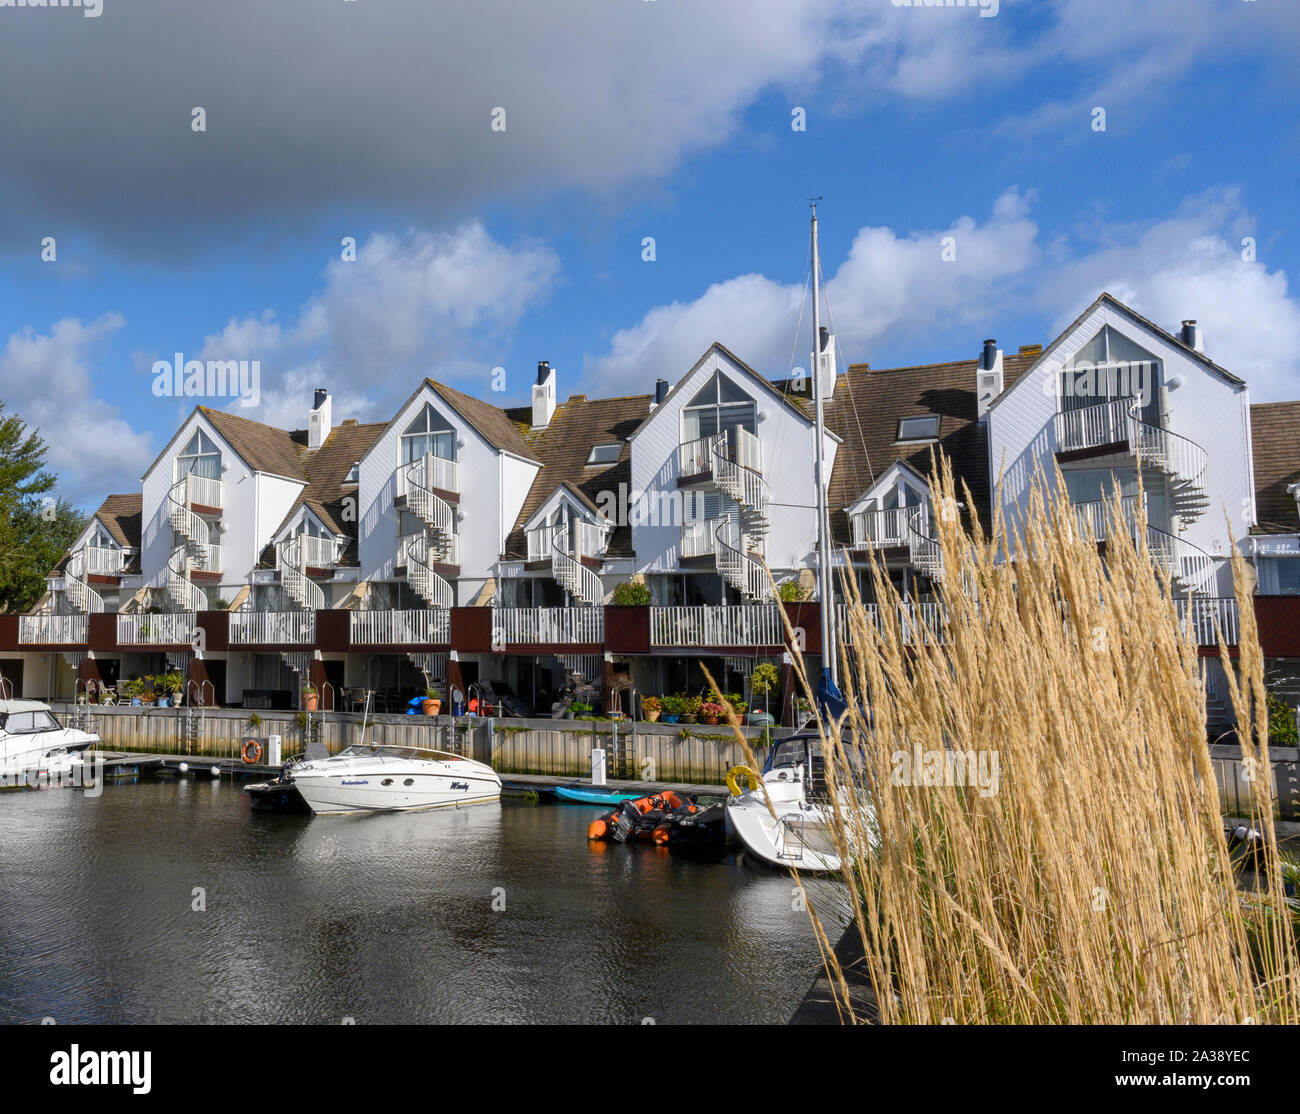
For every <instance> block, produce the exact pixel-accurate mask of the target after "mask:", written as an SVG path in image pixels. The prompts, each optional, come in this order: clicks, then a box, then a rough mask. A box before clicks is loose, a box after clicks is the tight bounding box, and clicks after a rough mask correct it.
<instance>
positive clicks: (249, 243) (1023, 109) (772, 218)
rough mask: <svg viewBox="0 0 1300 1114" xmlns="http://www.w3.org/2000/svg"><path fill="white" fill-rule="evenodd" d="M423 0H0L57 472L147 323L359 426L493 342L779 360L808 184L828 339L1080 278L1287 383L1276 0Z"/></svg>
mask: <svg viewBox="0 0 1300 1114" xmlns="http://www.w3.org/2000/svg"><path fill="white" fill-rule="evenodd" d="M440 7H442V6H440V5H428V4H424V3H416V2H414V0H409V2H408V0H388V2H384V0H361V2H359V3H356V4H351V3H348V4H345V3H342V2H341V0H340V3H339V4H338V5H333V4H321V3H318V2H317V3H311V2H309V0H285V2H284V3H283V4H279V5H273V6H270V8H269V10H267V6H266V5H262V4H257V3H254V2H252V0H230V2H229V3H227V4H223V5H220V6H203V7H201V8H200V7H199V6H197V5H187V4H172V5H162V4H159V3H154V2H150V0H104V8H103V14H102V15H101V16H100V17H99V18H96V19H86V18H84V17H83V16H82V15H81V13H80V12H78V11H76V10H68V9H65V10H44V9H36V10H16V9H6V8H0V143H3V148H2V149H3V150H5V151H6V152H7V153H8V157H6V158H5V159H4V160H3V162H0V202H3V204H0V401H4V402H5V403H6V405H7V406H8V407H10V408H12V409H14V410H16V411H17V412H18V413H20V414H21V415H23V416H24V417H25V418H27V419H28V420H29V421H31V422H32V423H33V424H37V425H39V426H40V428H41V429H42V432H43V433H44V435H45V436H46V437H47V439H48V440H49V441H50V442H51V461H52V463H53V465H54V466H55V467H56V469H57V470H58V472H59V474H60V479H61V491H62V492H63V493H64V494H66V495H67V496H68V497H70V498H72V499H73V500H74V501H75V502H77V503H78V504H80V505H83V506H87V507H91V506H94V505H97V503H98V502H99V500H100V498H102V496H103V495H104V494H106V493H107V492H109V491H125V490H132V489H133V488H135V487H137V486H138V480H139V476H140V474H141V472H142V470H143V469H144V467H145V466H147V464H148V462H149V461H150V460H151V459H152V457H153V455H154V454H155V453H156V452H157V451H159V449H161V447H162V445H163V444H164V443H165V441H166V439H167V437H168V436H169V435H170V433H171V432H172V431H173V430H174V428H175V425H176V423H177V421H178V419H179V418H180V417H181V415H182V414H183V413H185V412H188V410H189V408H190V406H191V405H192V404H193V402H192V400H190V401H188V402H181V401H177V400H168V399H159V398H155V397H154V396H153V394H152V393H151V391H150V384H151V377H150V375H149V370H150V367H151V365H152V363H153V361H154V360H155V359H158V358H170V357H171V356H172V354H173V353H175V352H183V353H184V354H185V356H186V357H187V358H209V357H212V358H226V357H229V358H244V359H257V360H259V361H260V362H261V367H262V392H261V398H260V400H259V404H258V405H257V406H256V407H251V408H250V407H241V406H238V405H237V404H236V405H234V406H233V408H234V409H236V410H237V411H238V412H240V413H243V414H245V415H246V416H249V417H255V418H259V419H261V420H265V421H270V422H274V423H276V424H284V425H288V426H292V427H301V426H302V425H303V424H304V423H305V416H306V411H307V408H308V405H309V403H310V398H311V390H312V388H313V387H315V386H327V387H329V388H330V389H331V390H332V391H334V393H335V396H336V404H335V406H336V409H335V413H336V416H339V417H342V416H357V417H360V418H362V419H372V420H373V419H385V418H387V417H390V416H391V413H392V410H393V408H394V406H395V405H396V404H397V403H398V402H399V401H401V400H402V399H404V398H405V397H406V396H407V395H408V394H409V393H410V392H411V390H412V389H413V388H414V386H415V383H416V382H417V381H418V377H419V376H420V375H423V374H429V375H433V376H435V377H440V378H445V379H447V380H448V381H450V382H453V383H454V384H456V385H457V386H460V387H461V388H462V389H465V390H469V391H471V392H474V393H482V394H484V395H487V394H489V392H488V377H489V374H490V371H491V369H492V368H493V367H494V366H502V367H504V368H506V370H507V380H506V383H507V388H508V390H507V392H506V393H505V394H503V395H498V396H493V397H494V398H496V400H497V401H500V402H502V403H509V402H518V401H522V400H525V399H526V398H527V388H528V385H529V383H530V382H531V380H532V374H533V369H534V368H535V365H536V361H537V360H538V359H543V358H545V359H549V360H550V361H551V362H552V364H554V365H556V366H558V368H559V374H560V394H561V396H565V395H567V394H569V393H573V392H577V391H586V392H588V393H592V394H626V393H634V392H640V391H644V390H647V389H649V384H651V383H652V382H653V380H654V378H655V377H657V376H660V375H662V376H664V377H666V378H669V379H675V378H676V377H677V376H678V375H680V374H681V373H682V372H683V371H684V370H686V368H687V367H688V366H689V365H690V363H691V362H692V361H693V359H694V358H695V357H696V356H698V355H699V353H700V352H701V351H702V350H703V349H704V347H705V346H706V345H707V344H708V343H709V342H711V341H712V340H715V339H716V340H720V341H722V342H723V343H724V344H726V345H727V346H728V347H730V348H731V349H733V350H734V351H735V352H737V353H738V354H739V355H741V356H742V357H743V358H745V359H747V360H749V361H750V362H751V363H753V364H754V365H755V366H757V367H758V368H759V369H760V370H762V371H765V372H768V373H771V374H773V375H783V374H785V373H786V372H787V371H788V370H789V368H790V365H791V356H790V353H791V349H792V347H794V348H795V358H794V361H793V363H794V365H795V366H802V365H803V364H805V363H806V359H807V357H806V352H807V349H808V346H809V341H808V338H807V336H806V335H805V336H803V337H800V338H799V340H798V342H797V345H796V343H795V335H794V331H795V323H796V320H797V319H798V314H799V307H800V300H801V294H802V289H803V283H804V279H805V275H806V263H807V258H806V257H807V216H808V209H807V202H806V199H807V197H808V196H809V195H810V194H812V193H817V194H821V195H822V197H823V201H822V202H821V206H820V213H821V218H822V221H821V229H822V255H823V269H824V271H825V273H826V276H827V279H828V299H829V301H830V306H831V310H832V312H833V313H834V315H835V322H836V326H837V330H838V334H839V338H840V342H841V346H842V351H843V354H844V356H845V357H846V358H847V359H849V360H851V361H854V362H860V361H867V362H870V363H871V364H873V365H875V366H877V367H886V366H893V365H898V364H906V363H927V362H934V361H939V360H946V359H956V358H969V357H973V356H974V355H975V354H976V353H977V351H978V348H979V345H980V343H981V341H982V340H983V339H984V338H985V337H996V338H997V339H998V340H999V343H1000V344H1001V345H1002V346H1003V347H1006V348H1014V347H1015V346H1018V345H1020V344H1026V343H1035V342H1046V341H1049V340H1050V339H1051V338H1052V337H1053V336H1054V335H1055V332H1056V331H1057V330H1059V329H1060V328H1061V327H1063V326H1064V325H1065V324H1066V323H1068V322H1069V321H1070V320H1072V319H1073V318H1074V317H1075V316H1076V315H1077V314H1078V313H1079V312H1080V311H1081V310H1082V309H1083V308H1085V306H1086V305H1087V304H1088V303H1089V302H1090V301H1091V300H1092V299H1093V298H1094V297H1095V296H1096V295H1097V294H1098V293H1100V291H1101V290H1102V289H1109V290H1110V291H1111V292H1112V293H1114V294H1115V295H1116V296H1118V297H1120V298H1122V299H1123V300H1125V301H1128V302H1130V304H1133V305H1134V306H1135V308H1137V309H1139V310H1140V311H1142V312H1144V313H1146V314H1147V315H1148V316H1150V317H1152V318H1153V319H1155V320H1156V321H1157V322H1159V323H1160V324H1162V325H1165V326H1166V327H1170V328H1176V326H1177V325H1178V322H1179V321H1180V320H1181V319H1183V318H1185V317H1194V318H1197V319H1198V320H1199V321H1200V322H1201V324H1202V327H1203V329H1204V333H1205V338H1206V347H1207V351H1208V352H1209V354H1210V355H1212V356H1213V357H1214V358H1216V359H1217V360H1219V361H1220V362H1221V363H1223V364H1224V365H1225V366H1227V367H1228V368H1230V369H1231V370H1233V371H1236V372H1238V373H1239V374H1242V375H1244V376H1246V377H1247V378H1248V379H1249V380H1250V382H1251V384H1252V396H1253V398H1254V399H1255V400H1256V401H1264V400H1270V399H1280V398H1293V397H1300V383H1297V375H1298V374H1300V303H1298V302H1297V299H1296V297H1295V292H1294V287H1295V281H1296V271H1297V266H1298V265H1300V229H1297V227H1296V220H1297V217H1296V209H1297V207H1296V198H1297V184H1298V182H1300V159H1298V158H1297V156H1298V155H1300V121H1298V120H1297V114H1296V111H1295V107H1294V106H1295V105H1296V104H1297V103H1300V100H1298V98H1297V95H1296V94H1297V88H1296V86H1297V77H1296V74H1297V72H1300V71H1298V70H1297V67H1296V65H1295V63H1296V61H1297V56H1298V55H1300V5H1296V4H1295V3H1292V2H1289V0H1148V2H1146V3H1143V4H1135V3H1130V2H1118V0H1116V2H1111V0H1001V3H1000V4H999V5H997V7H998V11H997V15H996V16H992V17H985V16H981V14H980V11H979V10H978V8H947V9H940V10H929V9H913V8H901V7H895V6H894V4H893V3H891V2H890V0H854V2H848V0H820V2H818V3H813V2H812V0H806V2H805V0H750V2H748V3H744V4H741V3H732V2H722V0H718V2H713V0H692V2H691V3H689V4H688V3H686V2H685V0H603V2H601V3H596V2H595V0H590V2H588V0H555V2H553V3H550V4H547V5H523V4H520V3H518V2H514V3H510V2H508V0H484V2H483V3H481V4H477V5H474V6H471V7H469V8H466V9H464V10H459V9H458V10H457V11H456V12H455V14H454V15H448V14H447V13H446V12H441V13H440V12H439V11H438V10H436V9H438V8H440ZM199 18H201V19H202V21H203V22H202V26H201V27H200V26H198V25H197V24H196V22H195V21H196V19H199ZM199 44H202V49H199ZM194 106H202V107H204V108H205V111H206V113H207V117H208V119H207V130H206V131H203V132H196V131H195V130H194V129H193V127H192V123H191V122H192V115H191V112H192V108H193V107H194ZM498 106H500V107H504V108H505V109H506V127H505V130H504V132H494V131H493V130H492V129H491V127H490V117H491V113H492V110H493V109H494V108H496V107H498ZM796 107H801V108H803V109H804V110H805V112H806V117H807V127H806V130H804V131H796V130H793V129H792V127H791V120H792V116H791V113H792V110H793V109H794V108H796ZM1097 108H1103V109H1104V110H1105V113H1106V119H1105V130H1104V131H1098V130H1095V128H1094V119H1095V116H1094V110H1095V109H1097ZM345 236H351V237H355V239H356V240H357V242H358V244H359V258H358V260H357V261H356V262H343V261H342V260H341V259H340V251H341V248H340V241H341V240H342V238H343V237H345ZM945 236H951V237H952V238H953V240H954V242H955V245H956V254H957V258H956V260H955V261H951V262H945V261H944V260H943V259H941V242H942V240H943V238H944V237H945ZM46 237H54V239H55V241H56V244H57V259H56V261H54V262H44V261H42V259H41V249H42V241H43V240H44V238H46ZM644 237H653V238H654V240H655V246H656V259H655V261H654V262H652V263H647V262H644V261H643V260H642V241H643V238H644ZM1247 238H1251V239H1253V242H1254V258H1253V259H1252V258H1250V252H1249V251H1247V250H1246V249H1245V248H1244V247H1243V241H1244V240H1246V239H1247ZM1243 253H1244V255H1245V257H1243ZM804 330H805V334H806V330H807V319H806V315H805V321H804ZM209 401H213V402H214V404H216V405H231V403H229V401H223V400H209Z"/></svg>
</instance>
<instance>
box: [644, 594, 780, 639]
mask: <svg viewBox="0 0 1300 1114" xmlns="http://www.w3.org/2000/svg"><path fill="white" fill-rule="evenodd" d="M784 639H785V625H784V623H783V622H782V620H781V608H780V605H779V604H775V603H749V604H739V605H736V606H724V607H652V608H651V609H650V642H651V644H652V645H654V646H779V645H781V643H782V642H783V641H784Z"/></svg>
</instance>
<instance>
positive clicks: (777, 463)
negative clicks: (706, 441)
mask: <svg viewBox="0 0 1300 1114" xmlns="http://www.w3.org/2000/svg"><path fill="white" fill-rule="evenodd" d="M715 371H717V372H721V373H722V374H723V375H724V376H726V377H727V378H728V379H729V380H731V381H732V382H733V383H734V384H735V385H736V386H737V387H739V388H740V389H741V390H742V391H744V392H745V393H746V394H748V395H749V396H750V397H751V398H753V399H754V400H755V402H756V403H757V404H758V407H757V408H758V412H759V414H760V415H761V414H766V415H767V418H766V420H761V419H760V421H759V423H758V436H759V439H760V440H761V442H762V452H763V478H764V479H765V480H766V481H767V484H768V492H769V500H770V507H769V516H770V519H771V528H770V529H769V531H768V534H767V539H766V545H765V548H766V556H767V563H768V565H769V567H771V568H772V569H789V568H795V567H801V566H805V565H808V564H810V563H811V561H812V559H813V552H814V550H815V548H816V544H817V541H816V539H817V510H816V504H817V498H816V484H815V481H814V479H813V473H814V470H815V465H814V460H815V451H814V445H815V431H814V427H813V424H812V422H811V421H810V420H808V419H806V418H804V417H803V416H802V415H800V414H797V413H795V412H794V411H792V410H791V409H790V408H789V407H788V406H787V405H786V404H785V403H784V402H783V401H782V400H781V398H780V397H779V396H778V395H776V394H775V393H773V392H772V391H770V390H768V389H767V388H765V387H763V386H762V385H761V384H760V383H759V382H757V381H756V380H755V379H754V378H753V377H752V376H750V375H749V374H747V373H746V372H745V370H744V369H743V368H741V367H739V366H738V365H737V364H736V363H735V362H734V361H732V360H731V359H729V358H728V357H727V356H726V355H725V354H724V353H723V352H721V351H719V350H717V349H714V350H713V351H712V352H710V353H709V355H708V356H707V357H706V358H705V359H704V360H703V361H702V362H701V363H700V365H699V367H697V368H696V369H695V370H694V371H693V372H691V373H690V374H689V375H688V376H687V377H686V378H685V379H683V380H682V382H681V383H679V384H678V386H677V387H676V388H674V390H673V392H672V394H671V397H669V398H668V399H667V400H665V401H664V402H663V403H661V404H660V405H659V406H658V407H657V408H656V409H655V411H654V413H653V414H652V416H651V418H650V420H649V421H648V422H647V423H646V424H645V425H644V426H642V428H641V429H640V430H638V432H637V434H636V437H635V438H634V440H633V441H632V492H631V495H632V509H631V511H630V514H631V515H632V544H633V546H634V547H635V551H636V555H637V571H638V572H641V573H647V572H649V573H657V572H672V571H675V570H677V569H678V568H679V565H678V560H679V555H680V551H681V541H682V529H681V519H680V516H679V515H677V514H674V513H671V512H672V511H674V510H679V509H680V507H681V504H680V502H679V501H678V496H677V491H678V488H677V477H678V452H677V450H678V447H679V446H680V445H681V443H682V410H683V409H684V408H685V406H686V405H687V403H688V402H689V401H690V400H691V399H692V398H693V397H694V396H695V394H696V393H697V392H698V391H699V390H701V389H702V388H703V387H704V385H705V383H706V382H707V381H708V380H709V378H710V377H711V376H712V375H713V373H714V372H715ZM836 446H837V442H836V440H835V438H834V437H832V436H830V435H829V434H828V435H827V436H826V450H825V451H826V470H827V474H828V475H829V474H830V470H831V467H832V466H833V464H834V459H835V449H836Z"/></svg>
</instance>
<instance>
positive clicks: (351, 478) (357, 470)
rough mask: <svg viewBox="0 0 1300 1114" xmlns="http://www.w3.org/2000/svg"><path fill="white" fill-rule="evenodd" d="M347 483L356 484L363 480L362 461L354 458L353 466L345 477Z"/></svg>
mask: <svg viewBox="0 0 1300 1114" xmlns="http://www.w3.org/2000/svg"><path fill="white" fill-rule="evenodd" d="M343 482H344V483H345V484H355V483H360V482H361V461H359V460H354V461H353V462H352V467H351V468H349V469H348V474H347V475H346V476H344V477H343Z"/></svg>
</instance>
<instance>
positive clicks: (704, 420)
mask: <svg viewBox="0 0 1300 1114" xmlns="http://www.w3.org/2000/svg"><path fill="white" fill-rule="evenodd" d="M733 429H743V430H745V431H746V432H747V433H757V432H758V407H757V406H756V405H755V403H754V400H753V399H752V398H750V397H749V395H747V394H746V393H745V392H744V391H742V390H741V389H740V388H739V387H738V386H736V384H735V383H733V382H732V381H731V380H730V379H728V378H727V377H726V376H725V375H723V374H722V372H720V371H715V372H714V373H713V375H712V377H711V378H710V379H709V381H708V383H707V384H705V386H704V387H703V388H702V389H701V390H699V391H697V392H696V393H695V397H693V398H692V399H691V400H690V402H688V403H687V404H686V407H685V409H683V410H682V443H683V444H687V443H689V442H691V441H698V440H699V439H700V438H701V437H713V436H716V435H717V434H719V433H730V432H731V431H732V430H733Z"/></svg>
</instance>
